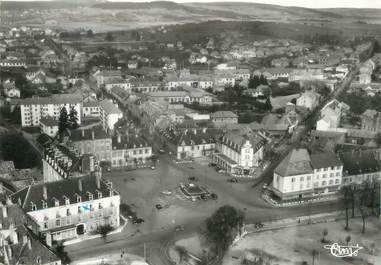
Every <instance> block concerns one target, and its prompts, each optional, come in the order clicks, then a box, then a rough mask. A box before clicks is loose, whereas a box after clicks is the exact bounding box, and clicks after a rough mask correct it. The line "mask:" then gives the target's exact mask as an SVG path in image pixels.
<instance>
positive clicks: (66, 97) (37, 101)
mask: <svg viewBox="0 0 381 265" xmlns="http://www.w3.org/2000/svg"><path fill="white" fill-rule="evenodd" d="M15 101H16V100H15ZM17 101H18V102H19V103H20V104H21V105H47V104H77V103H80V102H81V97H79V96H78V95H74V94H54V95H52V96H50V97H34V98H25V99H19V100H17Z"/></svg>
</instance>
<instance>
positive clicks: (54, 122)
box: [40, 116, 58, 127]
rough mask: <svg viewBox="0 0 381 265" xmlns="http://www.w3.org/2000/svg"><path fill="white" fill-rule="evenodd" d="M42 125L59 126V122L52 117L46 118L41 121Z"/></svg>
mask: <svg viewBox="0 0 381 265" xmlns="http://www.w3.org/2000/svg"><path fill="white" fill-rule="evenodd" d="M40 123H41V124H43V125H45V126H50V127H52V126H58V121H57V120H55V119H54V118H53V117H51V116H45V117H42V118H41V119H40Z"/></svg>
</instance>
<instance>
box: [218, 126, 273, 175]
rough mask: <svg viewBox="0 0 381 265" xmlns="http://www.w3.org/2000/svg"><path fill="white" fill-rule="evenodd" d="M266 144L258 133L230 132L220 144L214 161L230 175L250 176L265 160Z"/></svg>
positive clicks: (223, 137)
mask: <svg viewBox="0 0 381 265" xmlns="http://www.w3.org/2000/svg"><path fill="white" fill-rule="evenodd" d="M265 143H266V140H265V139H264V138H263V137H262V136H261V135H259V134H258V133H257V132H254V131H251V130H249V131H242V130H240V129H238V130H230V131H228V132H227V133H225V134H224V135H223V136H222V138H221V141H220V142H218V144H217V148H216V150H217V151H216V152H215V153H213V161H214V162H215V163H216V164H217V165H218V166H219V167H221V168H222V169H224V170H226V171H227V172H228V173H233V174H239V175H247V176H250V175H251V174H252V173H253V171H254V169H255V168H257V167H258V166H259V165H260V163H261V161H262V160H263V150H264V145H265Z"/></svg>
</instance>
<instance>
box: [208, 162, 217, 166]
mask: <svg viewBox="0 0 381 265" xmlns="http://www.w3.org/2000/svg"><path fill="white" fill-rule="evenodd" d="M208 166H210V167H215V166H217V164H216V163H213V162H211V163H209V164H208Z"/></svg>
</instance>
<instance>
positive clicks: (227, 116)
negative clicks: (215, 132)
mask: <svg viewBox="0 0 381 265" xmlns="http://www.w3.org/2000/svg"><path fill="white" fill-rule="evenodd" d="M210 120H211V121H212V122H213V123H214V124H216V125H225V124H228V123H229V124H230V123H233V124H236V123H238V115H237V114H235V113H234V112H231V111H216V112H214V113H212V114H210Z"/></svg>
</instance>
